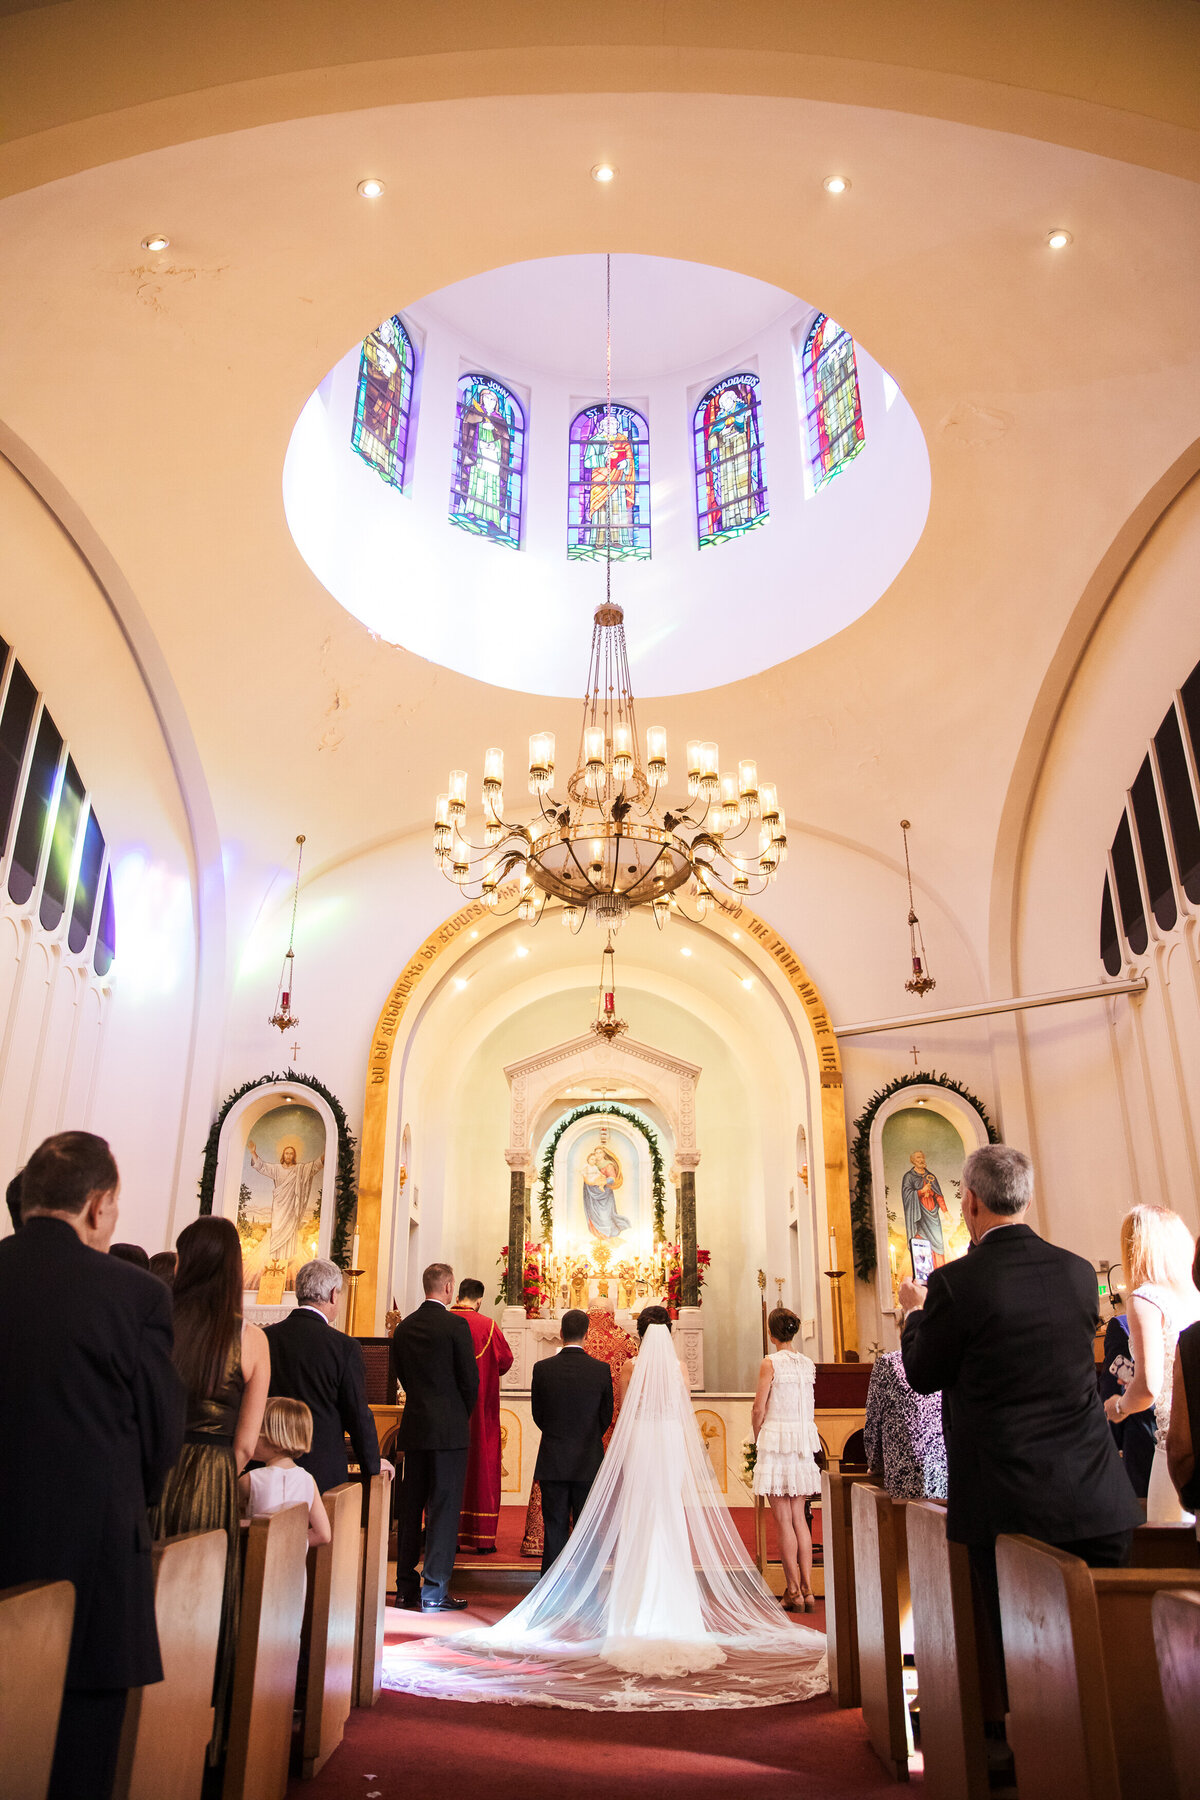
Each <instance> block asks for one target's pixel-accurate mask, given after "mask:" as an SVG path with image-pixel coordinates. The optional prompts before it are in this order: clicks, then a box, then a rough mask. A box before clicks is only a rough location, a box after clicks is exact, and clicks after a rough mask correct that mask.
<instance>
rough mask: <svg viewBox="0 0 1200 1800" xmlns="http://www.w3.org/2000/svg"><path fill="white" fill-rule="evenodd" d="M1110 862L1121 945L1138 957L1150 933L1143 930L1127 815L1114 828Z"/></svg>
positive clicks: (1147, 941) (1144, 921)
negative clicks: (1115, 890) (1115, 892)
mask: <svg viewBox="0 0 1200 1800" xmlns="http://www.w3.org/2000/svg"><path fill="white" fill-rule="evenodd" d="M1112 859H1113V873H1114V875H1115V876H1116V878H1117V904H1118V905H1119V906H1120V908H1121V924H1122V926H1123V927H1124V931H1125V941H1126V943H1127V944H1128V945H1129V948H1130V949H1131V950H1132V951H1133V954H1134V955H1135V956H1141V955H1143V954H1144V953H1145V950H1146V946H1147V945H1148V944H1149V942H1150V933H1149V932H1148V930H1147V929H1146V919H1145V915H1144V914H1143V912H1142V890H1141V888H1140V887H1139V886H1138V876H1137V864H1136V862H1135V861H1134V859H1133V836H1132V834H1131V832H1130V830H1129V814H1128V813H1122V814H1121V823H1120V824H1119V825H1118V826H1117V835H1116V837H1115V838H1114V839H1113V842H1112Z"/></svg>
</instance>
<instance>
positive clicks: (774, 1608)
mask: <svg viewBox="0 0 1200 1800" xmlns="http://www.w3.org/2000/svg"><path fill="white" fill-rule="evenodd" d="M384 1685H385V1686H386V1687H388V1688H392V1689H394V1690H397V1691H399V1692H401V1693H409V1694H424V1695H430V1696H434V1697H437V1698H440V1699H445V1700H491V1701H507V1702H509V1703H512V1704H515V1705H526V1706H565V1707H581V1708H584V1709H586V1710H588V1711H604V1710H616V1711H631V1710H634V1709H656V1708H668V1709H673V1710H674V1709H678V1710H684V1709H691V1708H713V1707H730V1706H739V1707H741V1706H779V1705H783V1704H784V1703H786V1702H788V1701H793V1700H808V1699H811V1698H812V1696H813V1695H815V1694H823V1693H824V1692H825V1691H826V1688H827V1686H828V1682H827V1678H826V1664H825V1639H824V1637H823V1635H822V1634H821V1633H820V1632H817V1631H811V1630H807V1629H805V1628H804V1627H802V1626H796V1625H793V1624H792V1623H791V1622H790V1620H789V1619H788V1618H787V1617H786V1616H785V1614H784V1613H783V1612H782V1611H781V1609H780V1606H779V1603H778V1601H777V1600H775V1599H774V1598H773V1596H772V1594H771V1592H770V1590H769V1589H768V1587H767V1586H766V1583H765V1582H764V1581H763V1579H762V1577H761V1576H760V1575H759V1573H758V1570H757V1569H756V1568H755V1566H754V1564H753V1562H752V1561H751V1560H750V1557H749V1556H748V1554H747V1552H746V1549H745V1547H744V1545H743V1543H742V1539H741V1536H740V1534H739V1532H738V1531H737V1528H736V1527H735V1525H734V1523H733V1520H732V1519H731V1518H730V1516H729V1511H728V1509H727V1507H726V1505H725V1502H724V1500H723V1499H722V1497H721V1494H720V1491H719V1489H718V1488H717V1484H716V1480H715V1478H714V1476H713V1472H712V1466H711V1464H710V1462H709V1460H708V1456H707V1453H706V1452H705V1449H704V1445H703V1443H702V1442H701V1439H700V1433H699V1430H698V1429H697V1426H696V1421H695V1415H694V1414H693V1412H692V1403H691V1398H690V1396H689V1394H688V1391H687V1386H686V1383H685V1381H684V1377H683V1373H682V1371H681V1369H680V1367H679V1363H678V1362H677V1360H676V1358H675V1353H674V1346H673V1344H672V1342H671V1334H670V1332H669V1331H668V1330H667V1327H666V1326H665V1325H651V1326H650V1328H649V1330H648V1331H647V1332H646V1335H645V1338H644V1339H643V1341H642V1347H641V1351H640V1354H639V1356H638V1359H637V1367H636V1369H635V1371H634V1376H633V1380H632V1381H631V1383H630V1386H629V1393H628V1395H627V1396H626V1399H625V1404H624V1406H623V1407H622V1408H621V1415H620V1418H619V1419H618V1421H617V1426H616V1430H615V1431H614V1432H613V1436H612V1442H611V1444H610V1445H609V1449H608V1454H607V1455H606V1456H605V1458H604V1462H603V1463H602V1464H601V1468H600V1473H599V1474H598V1475H597V1477H596V1480H595V1482H594V1483H593V1485H592V1491H591V1493H590V1494H589V1495H588V1499H587V1504H586V1505H585V1506H584V1509H583V1512H582V1514H581V1515H580V1519H579V1523H578V1524H577V1525H576V1527H575V1531H574V1533H573V1534H572V1536H571V1538H570V1539H569V1540H568V1543H567V1546H566V1548H565V1549H564V1551H563V1552H562V1555H561V1556H560V1557H559V1558H558V1560H557V1561H556V1562H555V1563H554V1565H553V1567H552V1568H551V1569H549V1570H548V1571H547V1573H546V1574H545V1575H544V1576H543V1578H542V1580H541V1581H539V1582H538V1584H537V1586H536V1587H535V1588H534V1589H533V1591H532V1592H531V1593H530V1594H528V1595H527V1596H526V1597H525V1599H524V1600H523V1601H522V1602H521V1604H520V1605H519V1606H518V1607H516V1608H515V1610H514V1611H513V1612H511V1613H509V1614H508V1616H507V1617H506V1618H504V1619H502V1620H501V1621H500V1623H499V1624H498V1625H494V1626H492V1627H491V1629H490V1630H472V1631H464V1632H462V1633H460V1634H458V1635H456V1636H453V1637H443V1638H437V1639H428V1638H426V1639H422V1640H419V1641H417V1642H410V1643H407V1644H402V1645H395V1646H391V1647H389V1648H388V1650H386V1651H385V1653H384Z"/></svg>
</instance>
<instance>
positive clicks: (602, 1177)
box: [582, 1144, 633, 1238]
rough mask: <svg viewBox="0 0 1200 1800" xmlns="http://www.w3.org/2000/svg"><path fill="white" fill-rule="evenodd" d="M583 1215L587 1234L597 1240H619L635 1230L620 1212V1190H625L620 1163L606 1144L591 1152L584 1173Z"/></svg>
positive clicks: (598, 1145) (630, 1220) (631, 1223)
mask: <svg viewBox="0 0 1200 1800" xmlns="http://www.w3.org/2000/svg"><path fill="white" fill-rule="evenodd" d="M582 1175H583V1211H584V1216H585V1217H586V1219H587V1223H588V1230H589V1231H590V1232H591V1234H592V1236H593V1237H596V1238H618V1237H620V1236H621V1235H622V1233H623V1232H626V1231H629V1230H631V1229H632V1226H633V1220H632V1219H628V1218H626V1216H625V1214H624V1213H622V1212H618V1210H617V1189H618V1188H620V1187H623V1186H624V1183H625V1176H624V1174H623V1172H622V1169H621V1159H620V1157H619V1156H618V1155H617V1154H616V1152H615V1151H614V1150H610V1149H609V1147H608V1145H607V1144H597V1146H596V1148H595V1149H594V1150H591V1151H589V1152H588V1155H587V1158H586V1160H585V1161H584V1165H583V1170H582Z"/></svg>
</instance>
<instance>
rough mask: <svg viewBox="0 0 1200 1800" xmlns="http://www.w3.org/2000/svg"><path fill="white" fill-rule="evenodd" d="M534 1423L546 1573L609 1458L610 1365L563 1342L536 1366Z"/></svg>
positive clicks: (532, 1385) (535, 1474) (532, 1398)
mask: <svg viewBox="0 0 1200 1800" xmlns="http://www.w3.org/2000/svg"><path fill="white" fill-rule="evenodd" d="M529 1399H530V1406H531V1408H532V1411H533V1422H534V1424H535V1425H536V1426H537V1427H538V1429H539V1431H540V1432H541V1434H542V1441H541V1444H540V1445H539V1446H538V1455H537V1465H536V1467H535V1468H534V1472H533V1477H534V1480H535V1481H537V1482H540V1483H541V1489H542V1517H543V1519H544V1522H545V1537H544V1548H543V1551H542V1573H543V1575H544V1574H545V1572H546V1570H547V1569H548V1568H549V1567H550V1565H551V1563H553V1562H554V1560H555V1558H556V1557H557V1556H558V1555H559V1553H560V1552H561V1550H562V1548H563V1546H564V1544H565V1543H566V1541H567V1539H568V1537H569V1536H570V1535H571V1528H572V1526H573V1525H574V1523H575V1521H576V1520H577V1519H578V1517H579V1514H580V1513H581V1512H582V1510H583V1503H584V1501H585V1500H586V1499H587V1497H588V1493H589V1491H590V1489H591V1485H592V1483H593V1481H594V1480H595V1479H596V1472H597V1470H598V1469H599V1467H600V1464H601V1463H602V1462H603V1460H604V1433H605V1432H606V1431H607V1430H608V1428H609V1426H610V1425H611V1424H612V1417H613V1383H612V1372H611V1370H610V1369H609V1366H608V1364H607V1363H604V1362H601V1361H600V1360H599V1358H598V1357H595V1356H589V1355H588V1354H587V1351H586V1350H584V1349H583V1348H582V1347H580V1348H578V1349H577V1348H576V1347H575V1346H573V1345H564V1346H563V1348H562V1349H561V1350H560V1351H559V1352H558V1354H557V1355H556V1356H550V1357H547V1358H546V1359H545V1360H544V1361H543V1362H539V1363H535V1364H534V1366H533V1377H532V1381H531V1383H530V1393H529Z"/></svg>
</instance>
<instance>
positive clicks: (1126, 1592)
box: [1091, 1568, 1196, 1800]
mask: <svg viewBox="0 0 1200 1800" xmlns="http://www.w3.org/2000/svg"><path fill="white" fill-rule="evenodd" d="M1091 1576H1092V1585H1093V1587H1094V1589H1095V1593H1096V1606H1097V1610H1098V1612H1099V1617H1100V1642H1101V1645H1102V1647H1103V1650H1104V1666H1105V1674H1106V1677H1107V1686H1108V1708H1109V1713H1110V1715H1111V1717H1112V1725H1113V1740H1114V1742H1115V1744H1116V1751H1117V1774H1118V1777H1119V1779H1120V1783H1121V1792H1122V1794H1123V1795H1124V1796H1125V1800H1141V1796H1142V1795H1147V1794H1152V1795H1154V1797H1155V1800H1178V1794H1179V1785H1178V1781H1177V1779H1176V1773H1175V1761H1174V1758H1173V1756H1172V1753H1171V1731H1170V1723H1169V1720H1168V1716H1167V1708H1166V1704H1165V1701H1164V1698H1163V1690H1162V1682H1161V1680H1160V1677H1159V1668H1158V1657H1157V1654H1156V1650H1155V1641H1154V1612H1153V1608H1154V1601H1155V1599H1156V1597H1157V1595H1158V1594H1160V1593H1163V1594H1170V1593H1180V1592H1186V1591H1187V1590H1188V1589H1190V1588H1195V1586H1196V1571H1195V1570H1194V1569H1154V1568H1147V1569H1093V1570H1092V1571H1091Z"/></svg>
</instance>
